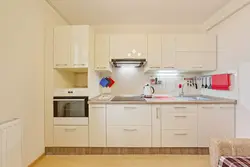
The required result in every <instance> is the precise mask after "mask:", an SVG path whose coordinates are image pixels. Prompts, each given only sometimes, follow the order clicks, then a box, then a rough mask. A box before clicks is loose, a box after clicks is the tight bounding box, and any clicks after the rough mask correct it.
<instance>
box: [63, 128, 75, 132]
mask: <svg viewBox="0 0 250 167" xmlns="http://www.w3.org/2000/svg"><path fill="white" fill-rule="evenodd" d="M74 131H76V128H71V129H70V128H69V129H65V132H74Z"/></svg>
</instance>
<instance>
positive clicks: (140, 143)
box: [107, 126, 151, 147]
mask: <svg viewBox="0 0 250 167" xmlns="http://www.w3.org/2000/svg"><path fill="white" fill-rule="evenodd" d="M107 146H108V147H151V126H109V127H108V129H107Z"/></svg>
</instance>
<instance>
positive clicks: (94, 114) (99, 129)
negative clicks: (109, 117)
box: [89, 105, 106, 147]
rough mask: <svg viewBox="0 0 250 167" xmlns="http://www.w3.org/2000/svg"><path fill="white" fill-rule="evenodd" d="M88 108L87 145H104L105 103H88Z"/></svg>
mask: <svg viewBox="0 0 250 167" xmlns="http://www.w3.org/2000/svg"><path fill="white" fill-rule="evenodd" d="M89 109H90V110H89V146H90V147H106V105H90V106H89Z"/></svg>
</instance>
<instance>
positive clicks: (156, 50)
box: [147, 34, 162, 70]
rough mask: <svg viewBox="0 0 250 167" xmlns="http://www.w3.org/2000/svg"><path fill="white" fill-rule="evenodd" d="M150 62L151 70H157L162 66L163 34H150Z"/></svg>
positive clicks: (149, 67) (148, 65)
mask: <svg viewBox="0 0 250 167" xmlns="http://www.w3.org/2000/svg"><path fill="white" fill-rule="evenodd" d="M147 60H148V62H147V68H148V69H149V70H157V69H160V68H161V64H162V59H161V35H158V34H151V35H148V59H147Z"/></svg>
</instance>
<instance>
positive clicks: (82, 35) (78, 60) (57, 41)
mask: <svg viewBox="0 0 250 167" xmlns="http://www.w3.org/2000/svg"><path fill="white" fill-rule="evenodd" d="M89 39H90V36H89V26H61V27H57V28H55V30H54V68H87V67H88V61H89Z"/></svg>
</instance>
